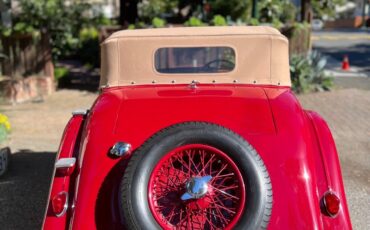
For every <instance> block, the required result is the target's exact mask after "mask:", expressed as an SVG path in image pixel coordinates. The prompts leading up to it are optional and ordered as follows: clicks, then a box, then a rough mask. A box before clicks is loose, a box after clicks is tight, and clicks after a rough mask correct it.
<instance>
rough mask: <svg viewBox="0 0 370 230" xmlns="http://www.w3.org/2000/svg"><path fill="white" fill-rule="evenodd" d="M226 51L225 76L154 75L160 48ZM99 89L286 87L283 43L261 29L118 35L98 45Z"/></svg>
mask: <svg viewBox="0 0 370 230" xmlns="http://www.w3.org/2000/svg"><path fill="white" fill-rule="evenodd" d="M212 46H227V47H232V48H233V49H234V50H235V53H236V60H235V69H234V70H233V71H231V72H227V73H211V74H207V73H201V74H200V73H187V74H173V73H171V74H167V73H166V74H164V73H158V72H157V71H156V70H155V67H154V53H155V52H156V51H157V50H158V49H159V48H164V47H212ZM101 59H102V60H101V65H102V67H101V80H100V84H101V86H120V85H132V84H138V85H142V84H153V83H156V84H173V83H174V82H175V83H180V84H181V83H190V82H191V81H193V80H196V81H198V82H200V83H214V82H216V83H235V82H238V83H245V84H264V85H284V86H290V84H291V83H290V75H289V57H288V41H287V39H286V38H285V37H284V36H283V35H281V34H280V32H279V31H278V30H276V29H274V28H271V27H264V26H253V27H252V26H251V27H248V26H237V27H181V28H162V29H141V30H124V31H119V32H116V33H114V34H112V35H111V36H110V37H109V38H107V39H106V40H105V41H104V42H103V43H102V45H101Z"/></svg>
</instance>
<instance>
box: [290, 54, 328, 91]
mask: <svg viewBox="0 0 370 230" xmlns="http://www.w3.org/2000/svg"><path fill="white" fill-rule="evenodd" d="M325 66H326V58H324V57H323V56H322V55H321V54H320V53H318V52H312V53H310V54H308V55H293V56H292V57H291V59H290V74H291V78H292V89H293V90H294V91H295V92H297V93H306V92H313V91H325V90H330V88H332V87H333V80H332V78H331V77H329V76H327V75H326V74H325V71H324V69H325Z"/></svg>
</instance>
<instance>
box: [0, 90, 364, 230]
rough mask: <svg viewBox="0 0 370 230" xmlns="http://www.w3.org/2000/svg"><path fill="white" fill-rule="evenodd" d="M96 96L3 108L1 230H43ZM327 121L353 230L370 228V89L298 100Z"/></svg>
mask: <svg viewBox="0 0 370 230" xmlns="http://www.w3.org/2000/svg"><path fill="white" fill-rule="evenodd" d="M95 97H96V95H95V94H91V93H83V92H79V91H74V90H61V91H58V92H57V93H55V94H53V95H52V96H50V97H48V98H47V99H46V101H45V102H44V103H28V104H22V105H18V106H14V107H12V106H8V107H2V108H1V110H2V111H3V112H4V111H5V113H6V114H7V115H9V117H10V120H11V122H12V124H13V133H12V136H13V140H12V143H11V147H12V149H13V151H14V154H13V159H12V160H13V162H12V166H11V168H10V171H9V172H8V174H6V175H5V176H4V177H3V178H1V179H0V194H1V195H0V208H1V211H0V229H30V230H32V229H40V226H41V223H42V217H43V212H44V209H45V205H46V199H47V194H48V188H49V184H50V177H51V173H52V168H53V162H54V157H55V151H56V150H57V147H58V144H59V140H60V136H61V134H62V132H63V128H64V126H65V124H66V122H67V120H68V118H69V116H70V111H72V110H74V109H76V108H87V107H89V106H90V105H91V103H92V102H93V100H94V99H95ZM299 99H300V101H301V102H302V104H303V106H304V107H306V108H309V109H313V110H316V111H318V112H319V113H320V114H322V116H323V117H324V118H325V119H326V120H327V121H328V124H329V126H330V127H331V129H332V131H333V134H334V138H335V141H336V143H337V147H338V151H339V156H340V160H341V165H342V172H343V177H344V184H345V189H346V192H347V199H348V202H349V208H350V213H351V217H352V223H353V226H354V229H361V230H362V229H363V230H365V229H370V218H369V216H370V209H369V204H370V119H369V118H370V90H359V89H341V90H336V91H333V92H323V93H315V94H307V95H302V96H299Z"/></svg>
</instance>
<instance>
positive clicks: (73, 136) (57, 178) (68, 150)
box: [43, 111, 87, 230]
mask: <svg viewBox="0 0 370 230" xmlns="http://www.w3.org/2000/svg"><path fill="white" fill-rule="evenodd" d="M86 114H87V112H86V111H81V112H74V113H73V116H72V117H71V119H70V120H69V122H68V124H67V126H66V128H65V129H64V133H63V136H62V140H61V143H60V146H59V150H58V153H57V157H56V161H55V162H58V160H60V159H63V158H75V159H76V163H75V165H78V160H79V145H80V140H81V133H82V129H83V125H84V121H85V117H86ZM72 170H73V171H72V172H71V173H70V174H69V175H59V174H58V172H56V169H55V167H54V173H53V177H52V184H51V187H50V192H49V198H48V202H47V209H46V213H45V217H44V223H43V229H53V230H57V229H63V230H64V229H67V228H68V222H69V219H70V216H71V207H70V205H67V206H66V212H65V213H64V214H63V215H61V216H59V217H57V216H56V215H55V214H54V212H53V209H52V206H51V199H52V198H53V197H54V196H55V195H57V194H59V193H61V192H66V193H67V194H68V204H72V201H73V194H74V187H75V180H76V176H77V175H78V167H73V168H72Z"/></svg>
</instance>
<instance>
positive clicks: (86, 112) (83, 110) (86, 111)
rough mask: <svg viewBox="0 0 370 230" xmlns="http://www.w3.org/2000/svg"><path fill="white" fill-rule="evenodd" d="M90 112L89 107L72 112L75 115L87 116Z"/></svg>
mask: <svg viewBox="0 0 370 230" xmlns="http://www.w3.org/2000/svg"><path fill="white" fill-rule="evenodd" d="M88 113H89V110H88V109H77V110H75V111H73V112H72V115H73V116H78V115H82V116H85V115H86V114H88Z"/></svg>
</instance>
